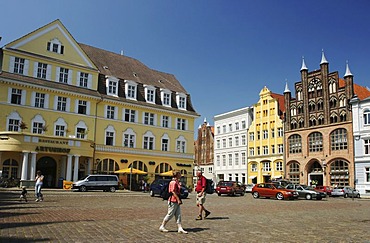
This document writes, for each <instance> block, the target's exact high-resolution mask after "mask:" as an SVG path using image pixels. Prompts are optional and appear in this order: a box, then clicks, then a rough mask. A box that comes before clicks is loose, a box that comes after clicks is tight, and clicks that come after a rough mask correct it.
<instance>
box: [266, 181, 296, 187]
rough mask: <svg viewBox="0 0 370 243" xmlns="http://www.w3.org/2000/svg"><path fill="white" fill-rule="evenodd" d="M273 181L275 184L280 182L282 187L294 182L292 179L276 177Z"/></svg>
mask: <svg viewBox="0 0 370 243" xmlns="http://www.w3.org/2000/svg"><path fill="white" fill-rule="evenodd" d="M271 183H275V184H279V185H281V186H282V187H286V186H287V185H288V184H292V182H291V181H289V180H284V179H276V180H272V181H271Z"/></svg>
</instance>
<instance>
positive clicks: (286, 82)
mask: <svg viewBox="0 0 370 243" xmlns="http://www.w3.org/2000/svg"><path fill="white" fill-rule="evenodd" d="M284 93H290V90H289V87H288V80H286V79H285V90H284Z"/></svg>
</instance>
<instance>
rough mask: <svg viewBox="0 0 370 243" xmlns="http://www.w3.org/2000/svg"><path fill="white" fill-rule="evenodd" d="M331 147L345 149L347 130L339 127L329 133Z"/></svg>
mask: <svg viewBox="0 0 370 243" xmlns="http://www.w3.org/2000/svg"><path fill="white" fill-rule="evenodd" d="M330 140H331V149H332V150H344V149H347V130H346V129H344V128H339V129H336V130H334V131H333V132H332V133H331V134H330Z"/></svg>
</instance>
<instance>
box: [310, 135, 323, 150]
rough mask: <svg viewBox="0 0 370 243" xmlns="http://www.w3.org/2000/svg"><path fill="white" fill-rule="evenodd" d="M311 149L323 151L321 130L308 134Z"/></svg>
mask: <svg viewBox="0 0 370 243" xmlns="http://www.w3.org/2000/svg"><path fill="white" fill-rule="evenodd" d="M308 143H309V151H310V152H320V151H322V143H323V139H322V134H321V133H319V132H313V133H311V134H310V135H309V136H308Z"/></svg>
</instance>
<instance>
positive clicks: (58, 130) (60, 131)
mask: <svg viewBox="0 0 370 243" xmlns="http://www.w3.org/2000/svg"><path fill="white" fill-rule="evenodd" d="M65 130H66V127H65V126H64V125H56V126H55V136H59V137H64V136H65V132H66V131H65Z"/></svg>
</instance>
